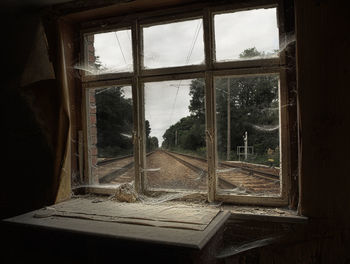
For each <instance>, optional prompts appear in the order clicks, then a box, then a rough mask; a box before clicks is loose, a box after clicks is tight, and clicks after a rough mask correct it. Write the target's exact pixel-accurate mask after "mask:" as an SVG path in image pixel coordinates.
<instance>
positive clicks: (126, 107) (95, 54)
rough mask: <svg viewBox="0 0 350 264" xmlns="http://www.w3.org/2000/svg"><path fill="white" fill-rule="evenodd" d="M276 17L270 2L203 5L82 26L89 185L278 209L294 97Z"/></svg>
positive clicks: (283, 195)
mask: <svg viewBox="0 0 350 264" xmlns="http://www.w3.org/2000/svg"><path fill="white" fill-rule="evenodd" d="M163 15H164V16H163ZM278 15H279V14H278V6H277V5H276V4H274V3H272V4H271V5H270V6H264V7H254V8H253V7H249V8H246V9H243V10H242V9H237V10H236V9H235V8H234V7H233V6H222V7H221V6H215V7H210V6H208V7H205V8H199V9H198V10H197V9H194V10H192V11H191V12H190V13H188V14H186V13H183V12H177V11H176V10H169V11H166V12H164V14H162V15H157V16H154V15H152V14H144V15H142V14H141V15H137V16H133V15H129V16H128V17H127V19H125V20H122V21H124V22H123V24H115V25H108V28H104V30H103V31H99V30H96V28H94V29H91V30H90V29H87V30H85V31H84V32H83V40H84V42H83V43H84V45H83V46H84V50H85V52H84V54H85V65H86V69H87V71H86V73H85V74H84V76H83V87H84V91H85V107H84V110H85V113H86V120H87V121H86V131H85V132H86V133H85V134H86V142H87V146H88V148H87V149H88V151H87V152H88V155H87V156H88V160H89V162H88V168H87V172H88V173H87V174H88V175H87V176H88V177H87V178H88V182H89V183H90V184H99V185H104V184H120V183H124V182H133V183H134V185H135V189H136V190H137V191H138V192H144V191H151V192H157V191H171V192H197V193H201V194H204V195H206V196H207V197H208V200H209V201H227V202H236V203H244V204H266V205H286V204H287V203H288V199H289V198H288V197H289V191H288V190H289V188H290V186H289V185H290V178H291V173H290V171H291V170H292V168H291V163H290V162H289V158H290V156H291V154H290V152H291V147H290V141H289V137H290V129H289V127H290V124H289V123H288V122H290V119H291V118H290V117H291V115H292V113H291V112H289V111H288V107H287V106H288V104H289V102H290V101H291V100H292V99H291V98H290V93H289V92H288V89H289V88H288V85H287V81H286V73H285V67H284V63H285V62H284V51H280V49H279V46H280V42H281V36H283V30H279V28H278V23H277V21H278ZM126 21H127V22H126ZM292 119H293V118H292ZM294 120H295V118H294Z"/></svg>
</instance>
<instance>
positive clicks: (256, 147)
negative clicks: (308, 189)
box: [215, 74, 280, 196]
mask: <svg viewBox="0 0 350 264" xmlns="http://www.w3.org/2000/svg"><path fill="white" fill-rule="evenodd" d="M215 90H216V122H217V148H218V156H219V162H218V169H217V177H218V179H219V182H218V183H219V189H221V190H223V189H224V190H225V191H230V192H232V193H234V194H243V195H259V196H276V195H279V193H280V176H279V175H280V137H279V132H280V131H279V128H280V119H279V112H280V110H279V76H278V75H277V74H269V75H260V76H249V77H220V78H216V79H215Z"/></svg>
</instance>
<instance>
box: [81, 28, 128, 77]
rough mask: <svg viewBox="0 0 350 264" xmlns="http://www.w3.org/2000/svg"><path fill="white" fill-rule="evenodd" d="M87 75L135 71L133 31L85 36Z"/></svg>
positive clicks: (126, 30)
mask: <svg viewBox="0 0 350 264" xmlns="http://www.w3.org/2000/svg"><path fill="white" fill-rule="evenodd" d="M84 43H85V50H86V61H85V62H86V65H87V68H86V69H84V70H85V71H86V73H87V74H90V75H91V74H106V73H118V72H132V71H133V57H132V45H131V30H130V29H125V30H118V31H112V32H106V33H98V34H91V35H87V36H85V42H84Z"/></svg>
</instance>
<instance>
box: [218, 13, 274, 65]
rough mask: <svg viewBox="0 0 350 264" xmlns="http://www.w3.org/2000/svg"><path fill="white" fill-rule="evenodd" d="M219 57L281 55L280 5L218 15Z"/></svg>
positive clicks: (255, 57) (236, 57)
mask: <svg viewBox="0 0 350 264" xmlns="http://www.w3.org/2000/svg"><path fill="white" fill-rule="evenodd" d="M214 24H215V48H216V61H230V60H247V59H259V58H268V57H276V56H278V49H279V37H278V27H277V15H276V8H268V9H255V10H249V11H240V12H235V13H226V14H218V15H215V16H214Z"/></svg>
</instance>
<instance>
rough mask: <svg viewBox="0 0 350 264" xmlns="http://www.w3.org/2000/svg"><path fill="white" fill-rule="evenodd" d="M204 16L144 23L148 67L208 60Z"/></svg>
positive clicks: (170, 65)
mask: <svg viewBox="0 0 350 264" xmlns="http://www.w3.org/2000/svg"><path fill="white" fill-rule="evenodd" d="M202 24H203V22H202V19H194V20H188V21H183V22H176V23H168V24H163V25H156V26H144V27H143V52H144V62H143V65H144V67H145V68H148V69H150V68H162V67H174V66H184V65H194V64H201V63H204V42H203V25H202Z"/></svg>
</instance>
